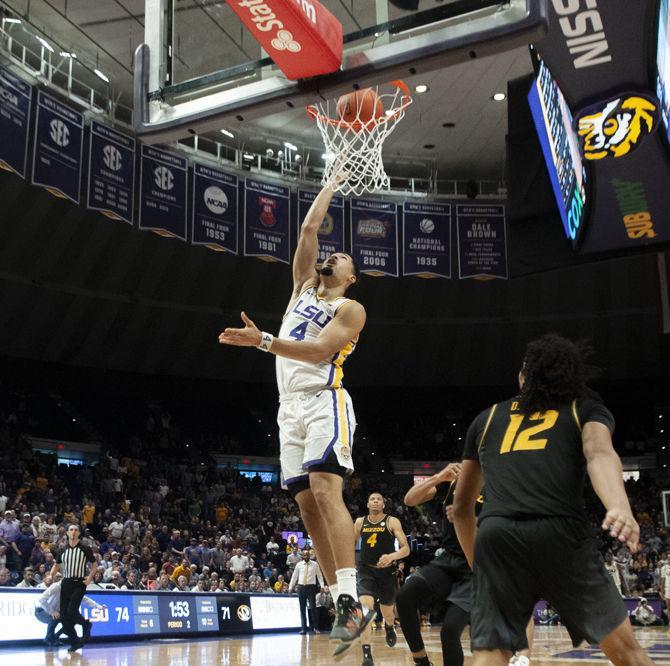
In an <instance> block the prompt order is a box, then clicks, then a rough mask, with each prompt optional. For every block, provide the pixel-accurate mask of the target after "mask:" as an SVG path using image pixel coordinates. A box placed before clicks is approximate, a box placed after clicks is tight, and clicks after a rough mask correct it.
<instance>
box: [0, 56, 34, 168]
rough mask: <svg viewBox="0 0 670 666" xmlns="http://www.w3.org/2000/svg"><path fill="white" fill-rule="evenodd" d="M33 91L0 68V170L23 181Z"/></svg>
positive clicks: (7, 71)
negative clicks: (13, 174)
mask: <svg viewBox="0 0 670 666" xmlns="http://www.w3.org/2000/svg"><path fill="white" fill-rule="evenodd" d="M32 99H33V89H32V86H29V85H28V84H27V83H26V82H25V81H23V80H22V79H20V78H19V77H18V76H14V74H12V73H11V72H10V71H9V70H8V69H5V68H4V67H0V136H2V141H0V169H6V170H7V171H13V172H14V173H17V174H18V175H19V176H21V178H25V177H26V168H27V167H26V163H27V161H28V130H29V129H30V106H31V103H32Z"/></svg>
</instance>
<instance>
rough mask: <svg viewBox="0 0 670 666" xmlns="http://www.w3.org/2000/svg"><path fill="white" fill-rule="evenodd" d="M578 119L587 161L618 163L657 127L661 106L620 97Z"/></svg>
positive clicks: (649, 101) (642, 100) (638, 99)
mask: <svg viewBox="0 0 670 666" xmlns="http://www.w3.org/2000/svg"><path fill="white" fill-rule="evenodd" d="M592 111H593V107H591V109H588V110H587V111H586V113H587V114H588V115H582V116H581V117H580V118H579V126H578V132H579V136H580V137H582V148H583V150H584V157H586V159H587V160H603V159H605V158H607V157H612V158H614V159H618V158H620V157H624V156H625V155H628V154H629V153H630V152H632V151H633V150H635V149H636V148H638V147H639V146H640V144H641V143H642V142H643V141H644V139H646V138H647V137H648V136H649V135H651V134H653V132H654V131H655V129H656V127H657V125H658V106H657V104H656V103H654V102H652V101H651V100H650V99H647V98H646V97H641V96H640V95H632V96H630V97H617V98H616V99H613V100H611V101H609V102H607V104H606V105H605V107H604V108H602V106H601V107H599V109H598V110H597V111H595V112H592Z"/></svg>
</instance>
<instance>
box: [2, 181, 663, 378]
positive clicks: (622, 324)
mask: <svg viewBox="0 0 670 666" xmlns="http://www.w3.org/2000/svg"><path fill="white" fill-rule="evenodd" d="M0 201H2V202H3V214H2V215H0V237H1V238H2V239H3V242H2V243H1V244H0V352H1V353H3V354H5V355H8V356H15V357H25V358H33V359H37V360H43V361H52V362H58V363H66V364H73V365H79V366H89V367H94V368H103V369H113V370H123V371H134V372H141V373H148V374H170V375H180V376H193V377H206V378H213V379H221V380H242V381H249V382H258V381H267V382H272V381H273V376H274V364H273V362H272V358H271V357H270V356H269V355H267V354H259V353H257V352H255V350H239V349H232V348H223V347H221V346H220V345H219V344H218V343H217V335H218V333H219V332H220V330H222V328H224V327H225V326H227V325H231V324H232V325H235V324H236V323H237V322H238V321H239V312H240V310H242V309H245V310H246V311H247V312H248V313H249V314H250V316H251V317H252V318H253V319H254V320H255V321H256V322H257V323H258V325H259V326H261V327H262V328H264V329H266V330H270V331H277V330H278V329H279V325H280V318H281V314H282V312H283V309H284V307H285V303H286V301H287V299H288V296H289V293H290V291H291V282H290V270H289V268H288V267H287V266H285V265H282V264H269V263H266V262H263V261H260V260H255V259H251V258H244V257H234V256H232V255H225V256H222V255H220V254H218V253H214V252H211V251H210V250H208V249H206V248H203V247H195V246H191V245H189V244H187V243H182V242H180V241H175V240H167V239H164V238H160V237H158V236H156V235H155V234H152V233H149V232H139V231H137V230H136V229H132V228H130V227H128V226H126V225H124V224H120V223H116V222H111V221H109V220H105V218H103V217H101V216H99V215H97V214H95V213H93V212H89V211H87V210H86V209H85V208H84V207H77V206H74V205H73V204H71V203H70V202H67V201H63V200H59V199H56V198H54V197H53V196H51V195H50V194H49V193H48V192H46V190H43V189H41V188H37V187H33V186H30V185H27V184H26V183H24V182H23V181H22V180H21V179H19V178H17V177H16V176H13V175H8V174H0ZM512 240H513V236H512ZM655 265H656V264H655V255H653V254H650V255H638V256H630V257H626V258H621V259H611V260H608V261H603V262H599V263H592V264H582V265H578V266H572V267H569V268H563V269H559V270H554V271H547V272H544V273H539V274H535V275H532V276H528V277H525V278H517V279H515V280H510V281H496V282H476V281H458V280H421V279H418V278H401V279H390V278H380V279H376V278H370V277H367V276H364V277H363V278H362V283H361V287H360V290H359V294H358V298H359V299H360V300H361V301H362V302H363V303H364V304H365V306H366V308H367V311H368V315H369V320H368V325H367V326H366V329H365V331H364V334H363V336H362V339H361V342H360V345H359V348H358V350H357V352H356V354H355V358H354V359H353V360H352V361H351V362H350V363H349V364H348V365H349V366H350V367H349V370H348V371H347V379H348V381H349V382H350V383H351V384H352V385H354V386H355V385H358V386H361V385H363V386H366V385H370V386H383V385H387V386H388V385H391V386H478V385H487V386H490V385H505V384H511V383H513V381H514V378H515V375H516V371H517V370H518V365H519V361H520V358H521V355H522V352H523V348H524V345H525V343H526V342H527V341H528V340H529V339H531V338H533V337H536V336H539V335H541V334H543V333H545V332H548V331H558V332H561V333H564V334H566V335H569V336H570V337H573V338H584V339H587V340H590V341H591V342H592V343H593V345H594V347H595V349H596V352H597V354H596V361H597V362H598V363H599V364H600V365H601V366H602V367H604V368H605V369H606V375H605V377H606V378H612V379H621V378H640V377H663V376H666V377H667V376H668V374H669V373H670V342H669V341H668V338H669V337H670V336H663V335H662V334H661V331H660V325H659V317H658V313H657V284H656V270H655Z"/></svg>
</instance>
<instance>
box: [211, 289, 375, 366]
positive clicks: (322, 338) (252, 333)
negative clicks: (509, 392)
mask: <svg viewBox="0 0 670 666" xmlns="http://www.w3.org/2000/svg"><path fill="white" fill-rule="evenodd" d="M365 319H366V314H365V308H364V307H363V306H362V305H361V304H360V303H359V302H358V301H348V302H347V303H345V304H344V305H342V306H341V307H340V309H339V310H338V311H337V314H336V315H335V317H333V319H332V320H331V321H329V322H328V323H327V324H326V325H325V326H324V327H323V330H322V331H321V333H319V335H318V337H317V338H316V340H305V341H298V340H283V339H280V338H275V337H273V336H272V335H270V334H269V333H263V332H262V331H261V330H260V329H259V328H258V327H257V326H256V324H254V322H253V321H251V319H249V317H247V315H246V314H245V313H244V312H243V313H242V321H243V322H244V324H245V327H244V328H227V329H226V330H225V331H224V332H223V333H221V335H219V343H221V344H222V345H233V346H235V347H258V348H260V349H262V350H263V351H269V352H272V353H273V354H276V355H277V356H284V357H285V358H291V359H293V360H295V361H305V362H307V363H321V362H322V361H325V360H327V359H330V358H332V357H333V356H334V355H335V354H337V353H338V352H339V351H340V350H341V349H343V348H344V347H346V345H347V344H349V342H351V341H352V340H357V339H358V336H359V334H360V332H361V331H362V330H363V326H365ZM261 345H262V346H261Z"/></svg>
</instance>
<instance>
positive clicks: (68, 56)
mask: <svg viewBox="0 0 670 666" xmlns="http://www.w3.org/2000/svg"><path fill="white" fill-rule="evenodd" d="M60 54H61V56H62V57H63V58H72V59H73V60H76V59H77V54H76V53H68V52H67V51H61V52H60Z"/></svg>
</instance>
